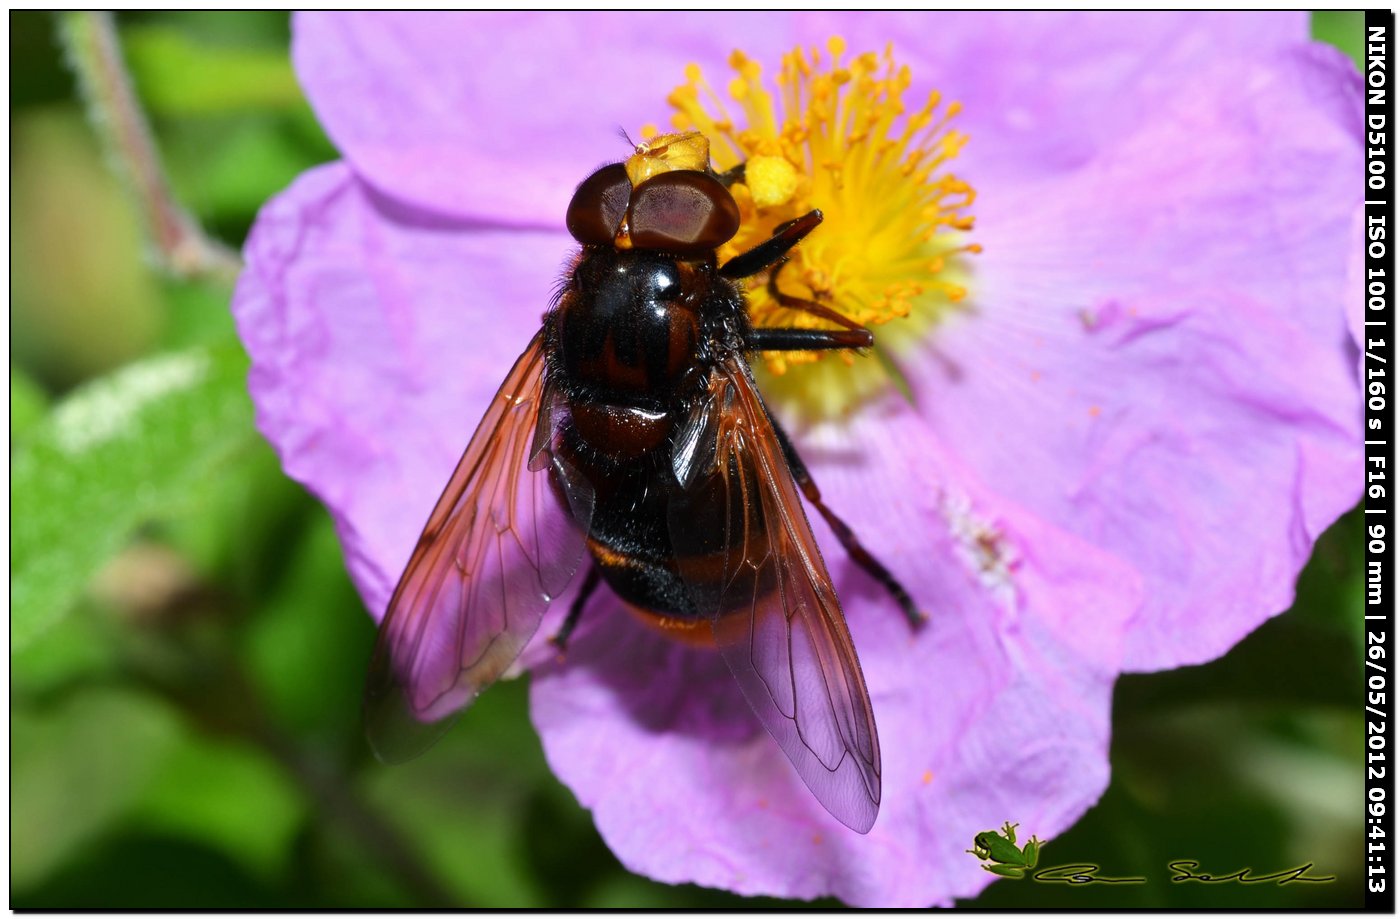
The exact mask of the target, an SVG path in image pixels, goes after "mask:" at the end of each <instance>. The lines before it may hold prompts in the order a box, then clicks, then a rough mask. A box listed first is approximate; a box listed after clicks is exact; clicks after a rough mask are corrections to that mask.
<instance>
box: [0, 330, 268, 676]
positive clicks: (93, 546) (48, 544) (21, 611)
mask: <svg viewBox="0 0 1400 919" xmlns="http://www.w3.org/2000/svg"><path fill="white" fill-rule="evenodd" d="M246 372H247V359H246V357H245V356H244V355H243V353H242V351H241V350H238V349H237V348H236V347H234V346H231V345H230V346H224V347H218V348H199V349H192V350H188V351H183V352H178V353H174V354H165V355H160V356H157V357H152V358H149V359H147V360H144V361H141V362H139V363H136V364H132V365H130V366H128V367H126V368H123V369H122V370H119V371H117V372H116V373H114V374H111V375H110V376H108V377H105V378H103V379H101V380H98V381H96V382H94V383H91V384H88V385H86V386H83V387H82V388H81V389H79V390H77V391H75V392H74V393H73V394H72V395H70V396H69V397H68V398H67V399H65V400H64V401H63V402H62V403H60V404H59V405H58V406H57V407H56V408H55V409H54V410H53V411H52V412H51V413H50V414H49V416H48V418H46V419H45V420H44V422H43V424H42V425H41V426H40V428H39V429H37V430H36V431H35V432H34V435H33V438H32V440H31V441H30V442H29V443H27V444H25V445H23V447H22V448H21V449H19V450H17V451H16V452H15V454H14V456H13V457H12V462H11V468H10V488H11V495H12V499H11V500H12V504H11V511H10V513H11V518H10V519H11V521H12V526H13V531H12V533H11V538H12V543H11V555H10V576H11V582H10V603H11V613H10V648H11V653H12V654H13V653H16V652H19V651H22V650H24V649H25V648H26V647H27V646H28V645H29V644H30V643H32V642H33V641H34V640H35V639H36V638H37V637H38V636H39V635H40V634H42V633H43V632H44V631H46V630H47V629H49V628H51V627H53V625H54V624H55V623H56V622H58V621H59V620H60V619H61V618H62V617H63V616H64V615H65V614H67V613H68V612H69V610H70V609H71V608H72V605H73V602H74V600H75V599H76V598H77V597H78V595H79V593H80V592H81V591H82V589H83V588H84V586H85V585H86V584H87V583H88V581H89V580H90V579H91V577H92V575H93V574H94V573H95V572H96V571H97V569H98V568H99V566H101V565H102V563H103V562H105V561H106V560H107V559H109V558H110V557H111V556H112V555H113V554H115V553H116V552H117V551H118V550H119V549H120V548H121V547H122V546H123V545H124V544H125V542H126V541H127V539H129V537H130V536H131V534H132V533H133V532H134V531H135V529H136V528H137V527H138V526H139V525H141V524H142V523H145V522H147V521H151V520H155V519H159V518H161V517H163V516H168V515H171V514H175V513H178V512H180V511H182V510H185V509H187V508H188V507H190V506H191V505H193V504H195V503H197V501H198V486H199V485H200V483H201V482H202V481H204V479H205V477H207V476H208V475H210V474H211V473H212V472H213V471H214V469H215V467H216V466H217V464H218V462H219V461H220V460H223V459H226V458H227V457H229V456H230V454H232V453H233V452H234V451H235V450H237V449H238V448H240V447H243V446H246V445H247V444H249V443H251V442H252V438H253V437H254V436H255V435H254V434H253V427H252V411H251V406H250V404H249V401H248V395H247V392H246V390H245V387H244V376H245V374H246Z"/></svg>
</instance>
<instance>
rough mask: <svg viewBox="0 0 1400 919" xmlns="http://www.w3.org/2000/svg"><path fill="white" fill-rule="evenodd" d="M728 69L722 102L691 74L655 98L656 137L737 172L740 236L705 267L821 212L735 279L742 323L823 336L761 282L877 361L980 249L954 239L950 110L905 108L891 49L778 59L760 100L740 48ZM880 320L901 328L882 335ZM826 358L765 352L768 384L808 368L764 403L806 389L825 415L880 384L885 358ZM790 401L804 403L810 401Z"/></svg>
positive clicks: (835, 42)
mask: <svg viewBox="0 0 1400 919" xmlns="http://www.w3.org/2000/svg"><path fill="white" fill-rule="evenodd" d="M728 64H729V67H730V69H731V71H732V72H733V76H732V77H731V78H730V79H729V80H728V82H727V83H726V84H725V85H724V86H723V89H722V91H717V90H716V89H715V88H714V87H713V86H711V84H710V83H709V82H708V81H707V80H706V78H705V75H704V74H703V73H702V72H701V69H700V68H699V67H698V66H696V65H693V64H692V65H690V66H688V67H687V68H686V71H685V82H684V83H683V84H682V85H680V86H678V87H676V88H675V89H674V90H673V91H672V92H671V94H670V95H669V97H668V102H669V103H670V104H671V106H672V107H673V109H674V110H675V114H674V116H673V118H672V126H671V129H672V130H677V131H686V130H699V131H701V132H702V133H704V134H705V135H707V136H708V137H709V138H710V140H711V151H710V152H711V157H712V159H713V161H714V168H715V169H716V170H719V171H721V172H723V171H726V170H730V169H732V168H734V167H736V166H738V165H739V164H740V163H743V164H744V172H743V174H742V176H741V177H740V178H739V179H738V180H737V181H736V182H735V184H734V185H733V186H732V187H731V191H732V192H733V194H734V198H735V201H736V202H737V203H738V205H739V210H740V215H741V227H740V230H739V233H738V234H737V235H736V236H735V237H734V238H733V239H732V240H731V241H730V242H729V243H727V244H726V245H725V246H724V247H723V248H722V249H721V250H720V258H721V260H723V259H725V258H729V257H732V256H734V255H736V254H738V253H740V252H743V251H746V250H748V249H750V248H752V247H753V246H754V245H756V244H758V243H760V242H762V241H763V240H765V239H767V238H768V237H769V236H771V235H772V233H773V229H774V228H775V227H777V226H778V225H780V224H782V223H785V222H787V221H789V220H792V219H794V218H796V217H799V216H802V215H803V214H806V213H807V212H808V211H811V210H813V209H819V210H820V211H821V212H822V214H823V217H824V220H823V222H822V224H821V225H820V226H819V227H817V229H816V230H814V231H813V232H812V233H811V235H809V236H808V237H807V238H806V239H804V240H803V241H802V243H801V244H800V245H799V246H798V247H797V248H796V249H795V250H794V251H793V253H792V256H791V258H790V259H789V260H788V262H787V264H785V265H783V266H781V267H780V268H775V269H772V270H770V272H768V273H767V274H765V275H762V276H759V277H756V278H752V279H750V280H749V281H748V282H747V288H746V296H747V298H748V301H749V309H750V314H751V316H752V319H753V321H754V323H755V324H756V325H767V326H796V327H803V328H830V327H831V324H830V322H829V321H828V320H826V319H822V318H819V317H818V316H815V315H813V314H812V313H810V312H804V311H802V310H800V309H793V308H790V307H789V306H785V305H782V304H780V303H779V302H778V300H777V299H776V298H775V297H774V296H773V291H772V290H770V288H774V287H775V288H776V290H777V291H779V292H781V293H782V294H783V295H785V296H786V297H796V298H799V299H802V300H810V301H815V302H817V303H819V304H821V305H822V306H823V307H826V308H828V309H833V310H836V311H837V312H839V313H842V314H843V315H845V316H847V317H849V318H850V319H853V320H855V321H856V322H859V323H861V324H863V325H867V326H871V327H878V328H875V334H876V342H877V348H879V349H881V350H883V351H887V352H889V351H893V352H894V353H897V352H898V351H899V350H900V347H901V345H902V344H908V343H909V342H910V341H911V340H913V339H916V338H918V337H920V336H922V335H924V334H926V333H927V332H928V331H929V329H930V328H931V326H932V325H933V324H934V322H935V321H936V320H937V318H938V316H939V315H940V313H942V312H944V311H946V310H947V309H950V308H954V307H955V305H956V304H958V303H960V302H961V301H963V300H964V299H966V298H967V296H968V283H967V282H968V274H969V269H968V264H967V262H968V259H967V257H968V256H972V255H975V254H977V253H978V252H980V251H981V246H980V245H978V244H977V243H970V242H967V241H966V235H967V233H968V232H969V231H970V230H972V228H973V217H972V214H971V208H972V205H973V202H974V201H975V199H976V193H975V191H974V190H973V188H972V187H971V186H970V185H968V184H967V182H965V181H963V180H962V179H960V178H958V177H957V176H956V175H955V174H954V173H953V172H951V171H950V164H951V163H952V161H954V160H955V159H956V158H957V157H958V155H959V154H960V153H961V151H962V149H963V147H964V145H965V144H966V143H967V140H968V138H967V135H965V134H963V133H961V132H959V131H957V130H955V129H954V128H953V126H952V123H953V121H954V119H955V118H956V117H957V114H958V112H959V111H960V109H961V105H960V104H959V103H958V102H956V101H954V102H945V101H944V100H943V98H942V96H941V95H940V94H939V93H938V92H936V91H934V92H931V93H929V94H928V95H927V96H926V97H925V98H924V100H923V102H922V104H918V103H911V102H909V101H908V100H907V98H906V97H907V96H908V95H909V93H910V87H911V85H912V84H913V75H912V74H911V72H910V70H909V68H908V67H907V66H903V65H900V64H898V63H897V62H896V60H895V57H894V52H893V49H892V47H890V46H887V47H886V48H885V50H884V51H883V53H880V54H876V53H865V54H859V55H856V56H855V57H850V58H848V57H847V56H846V45H845V42H844V41H843V40H842V39H841V38H839V37H836V38H832V39H831V40H830V41H828V42H827V44H826V47H825V49H817V48H810V49H797V50H794V51H791V52H789V53H788V54H786V55H784V56H783V58H782V60H781V62H780V65H779V67H778V72H777V74H776V79H775V84H776V85H775V87H773V88H771V89H770V87H769V86H766V85H765V82H764V80H763V69H762V67H761V65H760V64H759V63H758V62H757V61H755V60H753V59H752V58H750V57H749V56H748V55H746V54H744V53H743V52H742V51H735V52H733V53H732V54H731V55H730V57H729V61H728ZM649 127H652V126H649ZM652 129H653V131H654V130H655V128H654V127H652ZM645 134H646V131H645V130H644V131H643V135H644V136H645ZM896 319H898V320H903V321H902V322H898V323H893V324H890V323H892V321H893V320H896ZM887 324H890V325H887ZM834 354H835V355H836V356H837V359H836V360H831V359H830V357H831V355H832V353H831V352H828V353H827V358H828V359H826V360H822V354H821V353H818V352H797V353H791V352H785V353H783V354H781V355H779V354H768V355H765V357H766V358H767V360H766V364H767V368H768V370H769V371H770V372H771V373H773V374H775V375H782V374H784V373H786V372H787V371H788V369H789V368H790V367H791V366H792V365H794V364H814V365H815V366H813V367H810V368H806V369H805V370H804V373H803V375H802V379H801V381H800V382H797V381H794V385H793V386H791V387H782V386H779V387H778V392H777V395H779V397H780V398H781V397H782V396H783V395H784V393H783V390H784V389H792V390H796V389H799V388H800V389H801V390H803V391H804V392H806V393H808V394H811V393H814V392H816V393H818V394H819V395H821V397H822V398H821V402H822V403H824V404H823V405H822V406H821V407H820V408H819V411H820V412H821V413H822V414H829V413H831V411H833V410H835V411H839V410H840V409H841V408H842V407H844V406H846V405H849V404H850V403H851V402H853V401H856V400H857V399H858V398H859V397H860V396H861V395H863V394H865V393H867V392H870V391H873V390H875V389H877V388H879V387H881V386H883V385H884V384H886V383H888V382H889V377H888V376H887V375H886V373H885V371H884V370H883V369H882V368H886V367H888V366H889V363H888V362H887V361H875V360H868V361H855V359H854V358H853V356H852V355H851V354H849V353H846V352H834ZM852 365H854V366H852ZM814 377H815V378H814ZM769 382H770V384H771V383H772V382H774V381H772V380H770V381H769ZM828 384H829V385H828ZM832 387H834V389H832ZM768 388H769V390H770V391H771V390H772V389H773V387H772V386H771V385H770V386H769V387H768ZM823 391H825V392H823ZM803 401H805V402H807V403H808V404H807V406H806V407H808V408H811V407H813V405H812V403H811V400H810V398H804V400H803Z"/></svg>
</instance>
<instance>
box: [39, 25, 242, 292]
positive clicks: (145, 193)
mask: <svg viewBox="0 0 1400 919" xmlns="http://www.w3.org/2000/svg"><path fill="white" fill-rule="evenodd" d="M59 26H60V28H59V33H60V34H61V35H62V38H63V43H64V46H65V48H66V49H67V52H68V61H69V64H70V65H71V66H72V67H73V70H74V72H75V73H76V74H77V77H78V85H79V87H80V88H81V91H82V94H83V98H84V99H85V101H86V102H87V106H88V116H89V118H90V119H91V121H92V124H93V128H94V129H95V130H96V131H97V133H98V136H99V137H100V138H101V139H102V143H103V146H104V147H105V148H106V151H107V154H108V156H109V157H110V158H111V161H112V165H113V167H114V168H115V170H116V171H117V174H118V175H120V176H121V177H122V179H123V180H124V181H125V182H126V183H127V185H128V187H129V188H130V190H131V193H132V195H133V197H134V198H135V199H136V204H137V207H138V208H139V209H140V211H141V216H142V220H143V222H144V224H145V227H146V233H147V236H148V240H149V243H150V247H151V251H152V253H153V255H154V258H155V260H156V262H157V263H158V264H159V265H160V267H161V268H162V269H164V270H165V271H167V272H169V273H170V274H173V275H175V276H176V277H181V278H193V277H213V278H215V279H218V280H224V281H232V280H233V278H234V277H235V276H237V274H238V272H239V270H240V268H241V267H242V266H241V263H240V261H239V258H238V255H237V254H236V253H235V252H233V251H232V250H230V249H229V248H228V247H227V246H224V245H223V244H222V243H219V242H217V241H215V240H212V239H210V238H209V237H208V236H206V235H205V234H204V231H203V230H202V229H201V228H200V226H199V224H198V223H197V222H195V220H194V218H193V217H191V216H190V215H189V214H188V213H187V212H186V211H185V210H184V208H182V207H180V205H179V204H178V203H177V202H176V201H175V197H174V195H173V194H172V193H171V191H170V183H169V182H168V181H167V180H166V178H165V170H164V168H163V167H162V166H161V162H160V154H159V153H158V152H157V150H156V147H155V142H154V141H153V139H152V137H151V131H150V126H149V125H148V124H147V122H146V116H145V114H144V113H143V112H142V110H141V105H140V102H139V101H138V100H137V98H136V93H135V92H134V90H133V89H132V86H131V79H130V77H129V76H128V74H127V72H126V65H125V64H124V62H123V61H122V54H121V46H120V43H119V41H118V39H117V30H116V25H115V23H114V22H113V20H112V14H111V13H105V12H69V13H60V14H59Z"/></svg>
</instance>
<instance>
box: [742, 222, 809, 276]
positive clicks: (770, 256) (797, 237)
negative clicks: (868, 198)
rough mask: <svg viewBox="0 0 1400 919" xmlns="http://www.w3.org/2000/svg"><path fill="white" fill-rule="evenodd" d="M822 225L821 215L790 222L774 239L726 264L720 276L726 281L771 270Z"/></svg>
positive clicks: (777, 231) (769, 239)
mask: <svg viewBox="0 0 1400 919" xmlns="http://www.w3.org/2000/svg"><path fill="white" fill-rule="evenodd" d="M821 222H822V212H821V211H808V212H807V213H806V214H803V215H802V216H801V217H798V218H797V219H796V220H789V221H788V222H787V223H785V224H782V225H781V226H779V227H778V228H777V229H775V230H774V231H773V235H772V236H770V237H768V238H767V239H765V240H764V241H763V242H761V243H759V244H758V245H756V246H754V247H753V248H752V249H750V250H749V251H747V252H741V253H739V254H738V255H736V256H734V257H733V258H732V259H730V260H729V261H727V262H725V263H724V267H722V268H720V270H719V273H720V274H721V275H722V276H724V277H726V278H731V279H732V278H747V277H748V276H749V275H751V274H758V273H759V272H760V271H762V270H763V269H765V268H771V267H772V266H773V265H775V264H777V263H778V262H779V261H781V260H782V259H783V257H784V256H786V255H787V254H788V250H789V249H791V248H792V247H793V246H795V245H797V244H798V243H799V242H801V241H802V238H803V237H804V236H806V235H807V234H808V233H810V232H812V231H813V230H815V229H816V228H817V224H819V223H821Z"/></svg>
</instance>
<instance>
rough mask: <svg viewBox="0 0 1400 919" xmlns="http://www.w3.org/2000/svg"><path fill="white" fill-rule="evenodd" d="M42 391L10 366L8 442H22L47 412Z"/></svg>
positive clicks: (22, 373) (36, 384)
mask: <svg viewBox="0 0 1400 919" xmlns="http://www.w3.org/2000/svg"><path fill="white" fill-rule="evenodd" d="M48 402H49V400H48V397H47V396H46V395H45V394H44V390H43V388H42V387H40V386H39V384H38V383H35V382H34V381H33V380H31V379H30V378H29V376H28V375H27V374H25V373H24V372H23V371H21V370H19V369H17V368H16V367H15V366H14V365H13V364H11V365H10V442H11V444H13V443H15V442H17V441H20V440H23V439H24V437H25V435H26V434H28V433H29V432H30V431H31V430H33V428H34V426H35V425H37V424H38V423H39V420H40V419H41V418H43V417H44V412H45V411H47V410H48Z"/></svg>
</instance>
